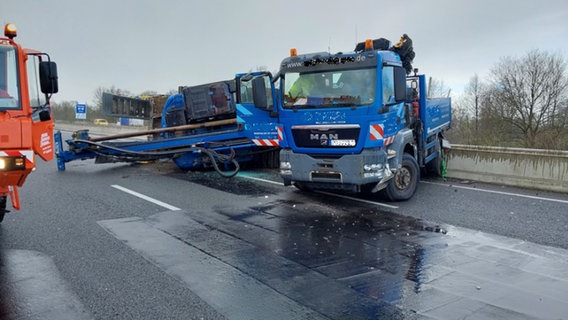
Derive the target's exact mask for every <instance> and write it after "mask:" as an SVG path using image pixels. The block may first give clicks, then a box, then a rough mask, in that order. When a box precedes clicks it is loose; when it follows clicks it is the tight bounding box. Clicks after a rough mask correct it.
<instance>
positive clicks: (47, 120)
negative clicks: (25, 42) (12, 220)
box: [0, 23, 58, 222]
mask: <svg viewBox="0 0 568 320" xmlns="http://www.w3.org/2000/svg"><path fill="white" fill-rule="evenodd" d="M16 34H17V32H16V27H15V26H14V25H13V24H10V23H9V24H7V25H6V26H5V27H4V37H3V38H2V37H0V222H2V220H3V219H4V215H5V213H6V212H8V211H7V210H6V204H7V200H8V197H9V198H10V200H11V202H12V206H13V207H14V209H16V210H19V209H20V200H19V196H18V187H21V186H23V185H24V182H25V181H26V178H27V176H28V174H30V173H31V172H32V171H33V170H34V169H35V163H36V157H35V156H36V155H38V156H39V157H40V158H41V159H43V160H45V161H49V160H51V159H53V156H54V150H55V148H54V146H53V127H54V124H53V119H52V117H51V107H50V104H49V99H50V98H51V95H52V94H53V93H57V91H58V82H57V66H56V64H55V62H53V61H51V60H50V58H49V55H48V54H46V53H42V52H40V51H36V50H31V49H24V48H22V47H21V46H20V45H19V44H18V43H16V42H15V41H14V38H15V37H16Z"/></svg>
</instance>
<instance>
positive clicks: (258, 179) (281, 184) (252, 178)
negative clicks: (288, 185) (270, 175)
mask: <svg viewBox="0 0 568 320" xmlns="http://www.w3.org/2000/svg"><path fill="white" fill-rule="evenodd" d="M238 176H239V177H241V178H245V179H251V180H256V181H261V182H266V183H272V184H276V185H279V186H282V187H284V183H282V182H276V181H272V180H266V179H261V178H255V177H251V176H245V175H241V174H239V175H238Z"/></svg>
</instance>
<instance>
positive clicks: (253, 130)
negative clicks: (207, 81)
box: [237, 73, 279, 147]
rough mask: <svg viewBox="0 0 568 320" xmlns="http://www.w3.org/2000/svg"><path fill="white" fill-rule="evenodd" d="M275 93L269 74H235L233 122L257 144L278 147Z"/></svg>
mask: <svg viewBox="0 0 568 320" xmlns="http://www.w3.org/2000/svg"><path fill="white" fill-rule="evenodd" d="M275 99H276V94H275V88H274V83H273V82H272V76H271V75H270V73H253V74H247V75H242V76H238V77H237V122H238V123H240V124H243V125H244V126H245V130H246V131H249V133H250V136H249V138H250V139H252V140H253V142H254V143H255V144H257V145H259V146H274V147H277V146H278V144H279V143H278V131H277V130H278V129H277V127H278V113H277V112H276V101H275Z"/></svg>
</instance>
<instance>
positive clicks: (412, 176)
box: [384, 153, 420, 201]
mask: <svg viewBox="0 0 568 320" xmlns="http://www.w3.org/2000/svg"><path fill="white" fill-rule="evenodd" d="M418 180H420V169H419V167H418V162H416V159H414V157H413V156H411V155H410V154H408V153H405V154H404V155H403V156H402V166H401V168H400V169H398V170H397V171H396V173H395V174H394V177H393V178H392V179H391V180H390V182H389V184H388V185H387V187H386V188H385V189H384V195H385V196H386V198H387V199H388V200H389V201H404V200H408V199H410V198H412V196H413V195H414V193H415V192H416V188H417V187H418Z"/></svg>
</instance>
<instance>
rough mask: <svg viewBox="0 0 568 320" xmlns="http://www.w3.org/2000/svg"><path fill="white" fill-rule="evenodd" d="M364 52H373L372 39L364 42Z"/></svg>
mask: <svg viewBox="0 0 568 320" xmlns="http://www.w3.org/2000/svg"><path fill="white" fill-rule="evenodd" d="M365 50H373V40H372V39H367V40H365Z"/></svg>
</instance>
